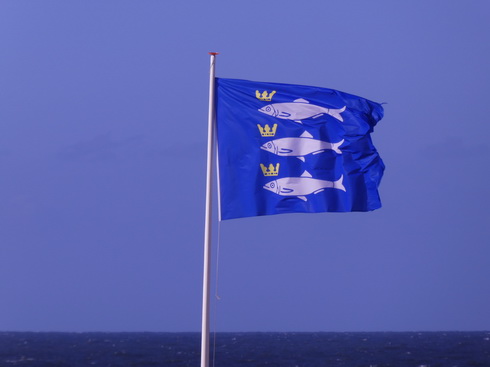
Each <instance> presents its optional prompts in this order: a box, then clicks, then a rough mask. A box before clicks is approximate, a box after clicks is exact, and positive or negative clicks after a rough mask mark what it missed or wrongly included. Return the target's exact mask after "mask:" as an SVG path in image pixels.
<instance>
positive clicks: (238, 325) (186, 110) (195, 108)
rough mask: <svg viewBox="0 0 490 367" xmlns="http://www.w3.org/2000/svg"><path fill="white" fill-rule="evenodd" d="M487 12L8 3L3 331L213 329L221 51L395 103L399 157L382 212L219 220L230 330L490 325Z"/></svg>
mask: <svg viewBox="0 0 490 367" xmlns="http://www.w3.org/2000/svg"><path fill="white" fill-rule="evenodd" d="M489 13H490V2H488V1H486V0H473V1H451V2H448V1H442V0H439V1H437V0H434V1H422V0H416V1H390V0H374V1H362V0H356V1H354V0H346V1H342V2H340V1H330V0H328V1H325V0H321V1H320V0H311V1H310V0H308V1H302V2H298V1H292V0H281V1H278V0H272V1H256V0H247V1H241V0H239V1H224V0H223V1H215V0H210V1H205V2H203V1H181V2H177V1H156V0H145V1H127V0H117V1H116V0H104V1H81V0H80V1H74V0H69V1H54V0H47V1H42V2H41V1H33V0H31V1H29V0H26V1H14V0H1V1H0V49H1V50H2V51H1V57H0V294H1V300H0V330H2V331H77V332H83V331H169V332H181V331H199V330H200V328H201V298H202V294H201V292H202V290H201V287H202V268H203V238H204V211H205V210H204V209H205V173H206V172H205V171H206V140H207V114H208V88H209V85H208V81H209V55H208V52H209V51H216V52H219V53H220V54H219V55H218V57H217V64H216V75H217V76H218V77H224V78H237V79H248V80H256V81H268V82H278V83H291V84H303V85H314V86H322V87H327V88H333V89H337V90H340V91H343V92H347V93H351V94H355V95H359V96H362V97H364V98H367V99H370V100H373V101H376V102H380V103H385V104H384V105H383V106H384V108H385V116H384V118H383V119H382V120H381V121H380V122H379V123H378V125H377V126H376V128H375V131H374V133H373V135H372V138H373V142H374V144H375V146H376V148H377V150H378V151H379V153H380V155H381V157H382V159H383V160H384V163H385V165H386V170H385V175H384V177H383V180H382V182H381V185H380V188H379V191H380V195H381V200H382V204H383V207H382V208H381V209H379V210H376V211H373V212H368V213H322V214H283V215H274V216H266V217H253V218H245V219H234V220H228V221H223V222H221V223H220V224H218V223H217V221H216V220H215V221H214V224H213V257H212V259H213V262H212V268H213V270H212V272H213V280H212V304H211V314H212V321H211V327H212V330H214V331H218V332H221V331H442V330H463V331H466V330H490V241H489V238H490V214H489V210H488V207H489V206H490V199H489V198H490V195H489V194H490V189H489V185H488V182H489V178H490V174H489V173H488V170H489V168H490V153H489V148H490V143H489V137H490V124H489V116H490V103H488V101H489V99H490V68H489V66H488V64H489V60H490V39H489V38H490V22H488V14H489ZM215 198H216V196H215ZM215 201H216V200H215ZM213 218H214V219H216V206H214V215H213ZM218 233H219V236H218ZM218 237H219V241H218ZM218 242H219V243H218ZM218 248H219V251H218ZM216 296H219V300H218V298H217V297H216Z"/></svg>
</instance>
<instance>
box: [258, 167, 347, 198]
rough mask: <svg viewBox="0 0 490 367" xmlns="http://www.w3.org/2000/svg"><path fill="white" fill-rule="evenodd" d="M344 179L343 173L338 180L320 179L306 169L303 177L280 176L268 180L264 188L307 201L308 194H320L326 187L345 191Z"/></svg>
mask: <svg viewBox="0 0 490 367" xmlns="http://www.w3.org/2000/svg"><path fill="white" fill-rule="evenodd" d="M343 180H344V176H343V175H342V176H340V178H339V179H338V180H337V181H326V180H319V179H316V178H313V177H312V176H311V175H310V174H309V173H308V172H307V171H304V172H303V174H302V175H301V177H284V178H280V179H277V180H274V181H271V182H268V183H267V184H265V185H264V186H263V188H264V189H266V190H269V191H272V192H273V193H276V194H278V195H281V196H297V197H298V198H299V199H301V200H304V201H307V200H308V199H307V198H306V196H307V195H310V194H318V193H319V192H322V191H323V190H325V189H338V190H342V191H345V187H344V185H343V183H342V182H343Z"/></svg>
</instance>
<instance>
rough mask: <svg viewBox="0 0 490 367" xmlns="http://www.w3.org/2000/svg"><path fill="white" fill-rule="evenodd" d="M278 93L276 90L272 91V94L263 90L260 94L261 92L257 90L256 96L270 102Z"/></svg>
mask: <svg viewBox="0 0 490 367" xmlns="http://www.w3.org/2000/svg"><path fill="white" fill-rule="evenodd" d="M274 94H276V91H275V90H274V91H272V92H270V94H267V91H266V90H265V91H263V92H262V94H260V92H259V91H258V90H256V91H255V97H257V99H260V100H261V101H267V102H269V101H270V100H272V96H273V95H274Z"/></svg>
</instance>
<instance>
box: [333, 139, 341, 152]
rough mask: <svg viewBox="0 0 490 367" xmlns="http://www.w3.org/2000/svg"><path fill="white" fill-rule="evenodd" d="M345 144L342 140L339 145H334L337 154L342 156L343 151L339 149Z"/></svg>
mask: <svg viewBox="0 0 490 367" xmlns="http://www.w3.org/2000/svg"><path fill="white" fill-rule="evenodd" d="M342 144H344V139H342V140H341V141H339V142H338V143H333V144H332V149H333V151H334V152H335V153H337V154H342V151H341V150H340V149H339V147H340V146H341V145H342Z"/></svg>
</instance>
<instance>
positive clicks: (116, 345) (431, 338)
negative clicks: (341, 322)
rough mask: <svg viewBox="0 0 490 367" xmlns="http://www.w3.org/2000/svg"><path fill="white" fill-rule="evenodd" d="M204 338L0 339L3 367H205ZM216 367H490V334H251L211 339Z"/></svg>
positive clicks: (92, 335)
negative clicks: (201, 347)
mask: <svg viewBox="0 0 490 367" xmlns="http://www.w3.org/2000/svg"><path fill="white" fill-rule="evenodd" d="M200 342H201V337H200V334H199V333H155V332H151V333H150V332H148V333H134V332H128V333H105V332H88V333H65V332H0V367H10V366H32V367H48V366H49V367H51V366H53V367H54V366H56V367H61V366H67V367H68V366H69V367H78V366H107V367H109V366H111V367H116V366H120V367H129V366H131V367H139V366H141V367H143V366H176V367H177V366H182V367H184V366H185V367H190V366H192V367H199V365H200ZM210 344H211V347H210V364H209V365H210V367H213V366H214V367H225V366H226V367H248V366H250V367H252V366H254V367H255V366H267V367H275V366H277V367H302V366H305V367H337V366H338V367H388V366H390V367H391V366H393V367H395V366H396V367H439V366H440V367H470V366H481V367H490V332H483V331H478V332H342V333H339V332H302V333H296V332H284V333H283V332H281V333H279V332H274V333H269V332H260V333H258V332H257V333H254V332H247V333H236V332H235V333H216V334H212V335H211V338H210Z"/></svg>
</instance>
